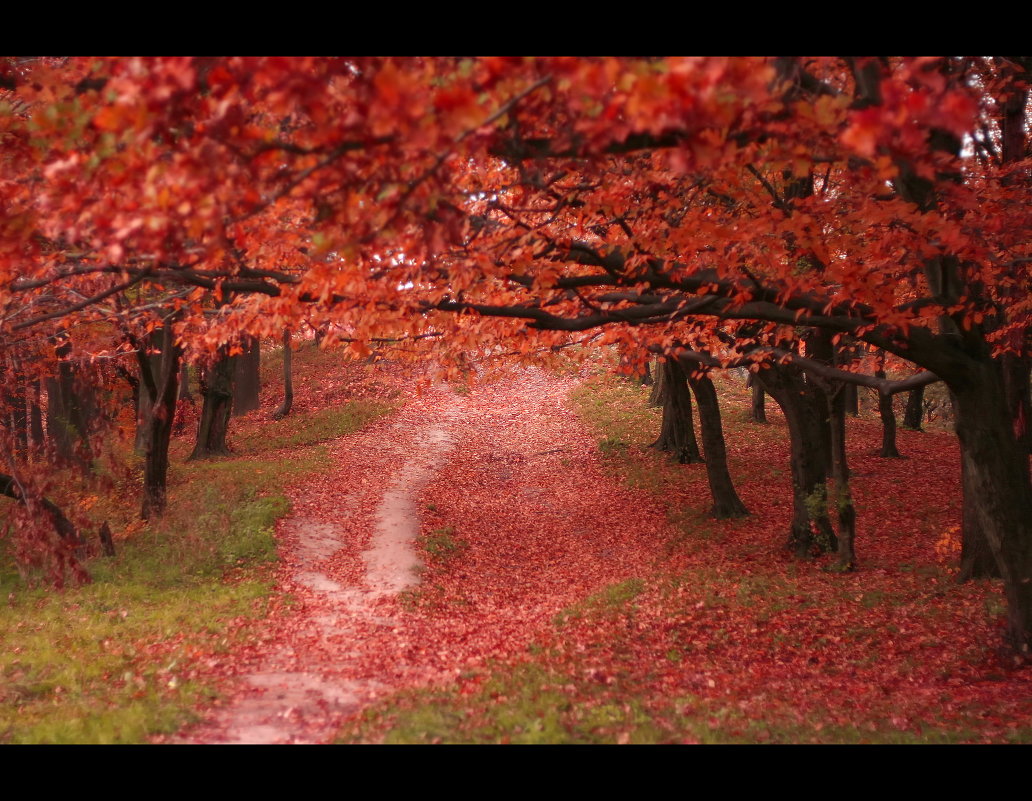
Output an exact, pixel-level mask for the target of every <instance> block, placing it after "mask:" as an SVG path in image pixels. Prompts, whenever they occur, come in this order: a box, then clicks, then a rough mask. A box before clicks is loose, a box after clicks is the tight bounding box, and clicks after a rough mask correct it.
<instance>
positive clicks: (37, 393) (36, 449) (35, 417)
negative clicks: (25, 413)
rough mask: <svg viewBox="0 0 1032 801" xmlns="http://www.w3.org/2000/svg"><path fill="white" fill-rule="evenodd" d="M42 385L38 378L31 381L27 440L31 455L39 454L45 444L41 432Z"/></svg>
mask: <svg viewBox="0 0 1032 801" xmlns="http://www.w3.org/2000/svg"><path fill="white" fill-rule="evenodd" d="M42 395H43V386H42V384H41V382H40V381H39V379H36V380H35V381H33V382H32V397H31V400H30V402H29V440H30V443H29V444H30V449H31V450H32V453H33V457H34V458H35V457H36V456H39V454H41V453H42V452H43V448H44V446H45V445H46V441H45V440H44V434H43V398H42Z"/></svg>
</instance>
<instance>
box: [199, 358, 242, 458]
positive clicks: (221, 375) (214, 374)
mask: <svg viewBox="0 0 1032 801" xmlns="http://www.w3.org/2000/svg"><path fill="white" fill-rule="evenodd" d="M201 396H202V397H203V398H204V405H203V407H202V408H201V421H200V424H199V425H198V426H197V441H196V443H195V445H194V449H193V453H191V454H190V459H207V458H208V457H211V456H225V455H228V454H229V452H230V451H229V446H228V445H226V434H227V432H228V431H229V417H230V411H231V409H232V406H233V364H232V361H231V360H230V358H229V356H228V348H226V347H225V346H223V347H221V348H219V352H218V354H217V355H216V357H215V361H214V362H212V364H211V365H209V366H208V367H207V368H205V369H204V371H203V372H202V373H201Z"/></svg>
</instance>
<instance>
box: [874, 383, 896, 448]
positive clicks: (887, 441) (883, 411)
mask: <svg viewBox="0 0 1032 801" xmlns="http://www.w3.org/2000/svg"><path fill="white" fill-rule="evenodd" d="M874 374H875V376H877V377H878V378H885V371H884V370H876V371H875V373H874ZM878 414H879V415H880V416H881V421H882V446H881V453H880V454H879V455H880V456H881V457H882V458H883V459H899V458H901V457H900V455H899V450H898V449H897V448H896V412H895V411H894V410H893V408H892V396H891V395H883V394H882V393H880V392H879V393H878Z"/></svg>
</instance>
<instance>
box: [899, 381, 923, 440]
mask: <svg viewBox="0 0 1032 801" xmlns="http://www.w3.org/2000/svg"><path fill="white" fill-rule="evenodd" d="M924 391H925V388H924V387H918V388H917V389H912V390H910V392H909V393H908V395H907V408H906V411H904V412H903V428H908V429H910V430H911V431H920V430H921V422H922V420H923V418H924Z"/></svg>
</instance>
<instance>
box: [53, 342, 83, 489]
mask: <svg viewBox="0 0 1032 801" xmlns="http://www.w3.org/2000/svg"><path fill="white" fill-rule="evenodd" d="M71 352H72V344H71V343H70V342H68V341H67V340H66V341H64V342H62V343H61V344H60V345H58V346H57V348H56V349H55V353H56V355H57V356H58V358H59V359H61V361H60V363H59V364H58V371H57V376H56V377H55V378H50V379H48V380H47V431H48V432H49V434H50V439H51V442H53V443H54V448H55V451H56V453H57V455H58V457H59V458H61V459H63V460H64V461H65V462H69V463H72V464H76V465H78V466H79V467H80V468H82V469H84V470H85V469H87V468H88V467H89V462H90V460H91V459H92V458H93V457H92V453H91V451H90V440H89V427H88V425H87V422H86V415H85V414H84V406H88V405H90V404H89V403H88V400H87V399H84V398H83V397H82V396H81V395H80V393H85V392H86V390H85V388H83V387H82V386H76V384H77V382H76V370H75V366H74V365H73V364H72V363H71V362H70V361H68V358H67V357H68V356H69V355H70V354H71Z"/></svg>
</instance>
